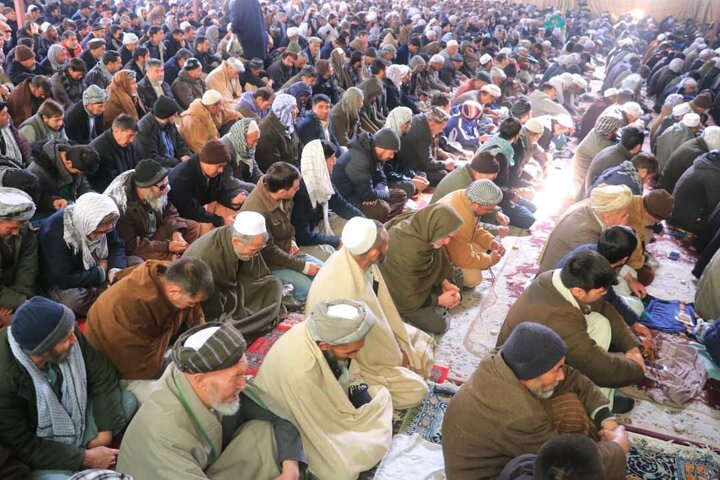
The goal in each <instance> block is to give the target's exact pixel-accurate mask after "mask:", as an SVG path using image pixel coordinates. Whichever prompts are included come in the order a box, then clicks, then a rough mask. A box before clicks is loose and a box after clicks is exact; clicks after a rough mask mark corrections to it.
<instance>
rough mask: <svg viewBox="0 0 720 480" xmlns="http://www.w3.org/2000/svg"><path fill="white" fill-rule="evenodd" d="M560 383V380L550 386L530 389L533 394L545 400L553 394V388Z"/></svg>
mask: <svg viewBox="0 0 720 480" xmlns="http://www.w3.org/2000/svg"><path fill="white" fill-rule="evenodd" d="M558 385H560V382H555V383H554V384H553V385H552V386H551V387H550V388H544V387H538V388H536V389H534V390H530V391H531V392H532V394H533V395H535V396H536V397H537V398H539V399H541V400H547V399H548V398H550V397H552V396H553V395H554V394H555V389H556V388H557V386H558Z"/></svg>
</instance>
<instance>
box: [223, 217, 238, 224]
mask: <svg viewBox="0 0 720 480" xmlns="http://www.w3.org/2000/svg"><path fill="white" fill-rule="evenodd" d="M223 223H224V224H225V226H226V227H227V226H230V225H234V224H235V219H234V218H233V217H230V216H227V217H223Z"/></svg>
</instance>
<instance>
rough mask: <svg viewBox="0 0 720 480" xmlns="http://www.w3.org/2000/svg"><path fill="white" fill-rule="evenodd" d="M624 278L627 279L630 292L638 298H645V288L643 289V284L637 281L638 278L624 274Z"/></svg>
mask: <svg viewBox="0 0 720 480" xmlns="http://www.w3.org/2000/svg"><path fill="white" fill-rule="evenodd" d="M625 280H627V282H628V286H629V287H630V290H632V292H633V293H634V294H635V295H636V296H638V297H640V298H645V295H647V290H645V285H643V284H642V283H640V282H638V280H637V279H636V278H635V277H633V276H632V275H626V276H625Z"/></svg>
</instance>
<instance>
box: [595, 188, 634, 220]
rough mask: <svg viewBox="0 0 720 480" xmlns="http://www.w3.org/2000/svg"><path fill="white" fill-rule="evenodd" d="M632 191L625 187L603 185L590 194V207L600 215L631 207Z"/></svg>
mask: <svg viewBox="0 0 720 480" xmlns="http://www.w3.org/2000/svg"><path fill="white" fill-rule="evenodd" d="M632 197H633V194H632V191H631V190H630V189H629V188H628V187H627V186H625V185H607V184H604V183H603V184H601V185H600V186H597V187H595V188H593V190H592V191H591V192H590V207H592V209H593V210H595V211H596V212H600V213H607V212H614V211H615V210H620V209H621V208H626V207H628V206H630V202H631V201H632Z"/></svg>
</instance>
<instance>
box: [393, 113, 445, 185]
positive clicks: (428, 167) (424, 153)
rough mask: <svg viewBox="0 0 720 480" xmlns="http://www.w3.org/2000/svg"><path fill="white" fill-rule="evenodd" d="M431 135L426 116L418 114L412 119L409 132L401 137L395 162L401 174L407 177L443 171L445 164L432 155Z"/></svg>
mask: <svg viewBox="0 0 720 480" xmlns="http://www.w3.org/2000/svg"><path fill="white" fill-rule="evenodd" d="M432 149H433V135H432V133H431V132H430V123H429V122H428V119H427V116H425V115H423V114H420V115H414V116H413V118H412V122H411V126H410V131H409V132H408V133H407V134H405V135H403V136H402V138H401V141H400V150H399V151H398V152H397V155H396V157H397V160H398V163H399V166H400V169H401V170H402V172H403V173H404V174H405V175H407V176H409V177H414V176H415V175H418V174H422V173H427V172H438V171H444V170H445V164H444V163H443V162H441V161H439V160H435V159H434V158H433V155H432Z"/></svg>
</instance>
